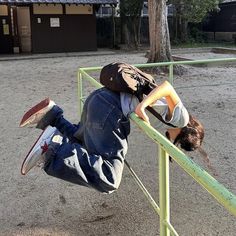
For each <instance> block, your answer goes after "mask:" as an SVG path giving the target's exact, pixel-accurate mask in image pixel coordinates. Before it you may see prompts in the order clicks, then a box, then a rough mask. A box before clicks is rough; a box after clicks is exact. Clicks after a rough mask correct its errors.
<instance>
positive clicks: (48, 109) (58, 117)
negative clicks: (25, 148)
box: [20, 98, 79, 140]
mask: <svg viewBox="0 0 236 236" xmlns="http://www.w3.org/2000/svg"><path fill="white" fill-rule="evenodd" d="M30 125H33V126H36V128H39V129H42V130H45V129H46V127H48V126H52V127H56V128H57V129H58V130H59V131H60V132H61V133H62V134H63V135H65V136H67V137H68V138H69V139H71V140H73V139H74V137H73V135H74V133H75V132H76V131H77V130H78V127H79V125H74V124H71V123H70V122H69V121H68V120H66V119H65V118H64V117H63V110H62V109H61V108H60V107H59V106H57V105H56V104H55V102H53V101H52V100H50V99H49V98H47V99H44V100H43V101H41V102H39V103H38V104H36V105H35V106H33V107H32V108H30V109H29V110H28V111H27V112H26V113H25V114H24V116H23V118H22V120H21V122H20V127H27V126H30Z"/></svg>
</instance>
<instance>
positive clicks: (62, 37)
mask: <svg viewBox="0 0 236 236" xmlns="http://www.w3.org/2000/svg"><path fill="white" fill-rule="evenodd" d="M31 30H32V52H34V53H44V52H74V51H90V50H96V49H97V39H96V17H95V15H94V13H93V9H92V7H91V6H83V5H81V6H80V5H78V6H76V5H70V6H69V5H68V6H65V5H60V4H55V5H52V4H48V5H43V4H42V5H36V4H35V5H34V6H32V7H31Z"/></svg>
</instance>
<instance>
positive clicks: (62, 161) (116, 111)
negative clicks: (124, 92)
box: [44, 88, 130, 193]
mask: <svg viewBox="0 0 236 236" xmlns="http://www.w3.org/2000/svg"><path fill="white" fill-rule="evenodd" d="M49 112H51V116H55V119H54V122H53V123H52V124H50V125H52V126H54V127H56V128H57V130H58V131H57V132H56V133H55V135H54V137H55V138H56V136H57V137H58V136H59V137H60V140H61V141H60V142H59V143H58V142H54V141H53V140H54V139H55V138H52V142H51V144H50V145H49V150H48V151H47V153H46V160H47V162H46V165H45V167H44V170H45V171H46V173H47V174H48V175H51V176H54V177H57V178H60V179H63V180H66V181H69V182H72V183H75V184H79V185H83V186H87V187H92V188H95V189H96V190H98V191H100V192H104V193H111V192H113V191H114V190H116V189H117V188H118V187H119V185H120V182H121V178H122V172H123V168H124V158H125V155H126V153H127V149H128V143H127V137H128V135H129V133H130V121H129V119H128V118H127V117H125V116H124V115H123V113H122V110H121V105H120V96H119V94H117V93H114V92H112V91H110V90H108V89H106V88H102V89H98V90H96V91H94V92H93V93H92V94H90V96H89V97H88V98H87V99H86V101H85V104H84V109H83V112H82V116H81V121H80V123H79V124H78V125H73V124H71V123H70V122H69V121H67V120H66V119H65V118H64V117H63V114H62V110H61V108H59V107H58V106H54V107H53V109H52V110H51V111H49ZM57 139H58V138H57Z"/></svg>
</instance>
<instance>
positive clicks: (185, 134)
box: [174, 115, 204, 151]
mask: <svg viewBox="0 0 236 236" xmlns="http://www.w3.org/2000/svg"><path fill="white" fill-rule="evenodd" d="M203 138H204V127H203V126H202V124H201V123H200V122H199V121H198V120H197V119H196V118H195V117H193V116H191V115H189V122H188V124H187V126H185V127H183V128H181V129H180V132H179V133H178V135H177V136H176V137H175V139H174V144H175V145H179V146H180V147H181V148H182V149H184V150H186V151H194V150H196V149H197V148H199V147H200V146H201V144H202V141H203Z"/></svg>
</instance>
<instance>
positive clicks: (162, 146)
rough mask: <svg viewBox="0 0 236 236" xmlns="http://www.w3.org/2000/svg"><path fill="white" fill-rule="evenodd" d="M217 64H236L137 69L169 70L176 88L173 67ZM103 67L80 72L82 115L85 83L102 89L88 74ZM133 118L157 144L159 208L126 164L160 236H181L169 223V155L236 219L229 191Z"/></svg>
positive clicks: (233, 198)
mask: <svg viewBox="0 0 236 236" xmlns="http://www.w3.org/2000/svg"><path fill="white" fill-rule="evenodd" d="M217 62H221V63H222V62H236V58H226V59H211V60H198V61H177V62H163V63H149V64H136V65H135V66H136V67H139V68H143V67H145V68H147V67H157V66H168V67H169V81H170V82H171V83H172V84H173V68H174V65H183V64H185V65H193V64H205V63H207V64H208V63H217ZM100 70H101V67H90V68H80V69H79V70H78V96H79V111H80V114H81V111H82V107H83V102H84V100H85V97H83V87H82V86H83V83H82V80H83V79H86V80H87V81H89V82H90V83H91V84H92V85H94V86H95V87H96V88H100V87H102V85H101V84H100V83H98V82H97V81H96V80H95V79H94V78H93V77H92V76H90V75H89V74H88V72H94V71H100ZM130 118H131V119H132V120H133V121H134V122H135V123H136V124H137V125H138V126H139V127H140V128H141V129H142V130H143V131H144V132H145V133H146V134H147V135H148V136H149V137H150V138H151V139H152V140H153V141H154V142H155V143H157V145H158V147H159V155H158V159H159V206H158V204H157V203H156V202H155V200H154V199H153V197H152V196H151V195H150V193H149V192H148V191H147V189H146V188H145V186H144V185H143V184H142V182H141V181H140V179H139V178H138V176H137V175H136V173H135V172H134V170H133V169H132V168H131V167H130V165H129V163H128V162H127V160H125V164H126V166H127V167H128V169H129V171H130V173H131V175H132V176H133V177H134V180H135V181H136V182H137V184H138V186H139V187H140V189H141V190H142V191H143V193H144V195H145V196H146V198H147V200H148V201H149V203H150V204H151V206H152V207H153V209H154V210H155V211H156V213H157V214H158V215H159V216H160V235H161V236H169V235H175V236H178V233H177V232H176V230H175V229H174V227H173V226H172V225H171V223H170V194H169V191H170V187H169V158H168V156H169V155H170V156H171V157H172V158H173V160H174V161H176V162H177V163H178V164H179V165H180V166H181V167H182V168H183V169H184V170H185V171H186V172H187V173H188V174H189V175H190V176H192V177H193V178H194V179H195V180H196V181H197V182H198V183H199V184H200V185H201V186H202V187H204V188H205V189H206V190H207V191H208V192H209V193H210V194H211V195H212V196H213V197H214V198H215V199H216V200H217V201H218V202H219V203H220V204H222V205H223V206H224V207H225V208H226V209H227V210H228V211H229V212H230V213H232V214H233V215H234V216H236V196H235V195H234V194H232V193H231V192H230V191H229V190H227V189H226V188H225V187H224V186H223V185H222V184H220V183H219V182H217V180H216V179H214V178H213V177H212V176H211V175H209V174H208V173H207V172H206V171H205V170H203V169H202V168H201V167H200V166H199V165H197V164H196V163H195V162H193V160H192V159H191V158H189V157H188V156H186V155H185V154H184V153H183V152H182V151H181V150H180V149H178V148H177V147H176V146H175V145H173V144H172V143H171V142H170V141H169V140H168V139H167V138H166V137H164V136H163V135H162V134H160V133H159V132H158V131H157V130H155V129H154V128H153V127H152V126H151V125H149V124H147V123H146V122H144V121H143V120H142V119H140V118H139V117H138V116H137V115H136V114H135V113H132V114H131V115H130Z"/></svg>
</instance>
